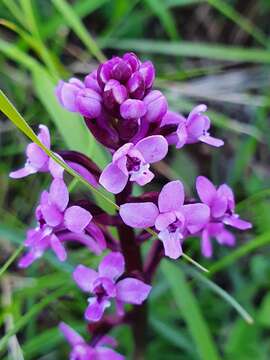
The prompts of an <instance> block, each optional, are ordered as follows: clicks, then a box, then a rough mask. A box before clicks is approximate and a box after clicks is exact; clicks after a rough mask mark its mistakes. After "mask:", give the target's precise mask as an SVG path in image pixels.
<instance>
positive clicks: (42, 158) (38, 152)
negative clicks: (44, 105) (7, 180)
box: [9, 125, 64, 179]
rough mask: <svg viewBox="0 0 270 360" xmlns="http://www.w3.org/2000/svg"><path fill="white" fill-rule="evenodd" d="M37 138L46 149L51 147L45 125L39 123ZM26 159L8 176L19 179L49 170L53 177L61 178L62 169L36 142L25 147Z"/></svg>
mask: <svg viewBox="0 0 270 360" xmlns="http://www.w3.org/2000/svg"><path fill="white" fill-rule="evenodd" d="M38 138H39V140H40V141H41V142H42V144H43V145H44V146H46V147H47V148H48V149H50V147H51V138H50V133H49V130H48V128H47V126H45V125H39V134H38ZM26 156H27V160H26V163H25V165H24V167H23V168H22V169H19V170H16V171H12V172H11V173H10V174H9V176H10V177H11V178H13V179H20V178H23V177H26V176H28V175H31V174H35V173H37V172H50V173H51V175H52V176H53V177H55V178H58V177H59V178H62V177H63V172H64V169H63V168H62V167H61V166H60V165H58V164H57V163H56V162H55V161H54V160H53V159H52V158H50V157H49V156H48V155H47V154H46V153H45V152H44V151H43V150H42V149H41V148H40V147H39V146H38V145H37V144H36V143H30V144H29V145H27V148H26Z"/></svg>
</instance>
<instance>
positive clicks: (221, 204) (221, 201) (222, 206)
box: [211, 196, 228, 218]
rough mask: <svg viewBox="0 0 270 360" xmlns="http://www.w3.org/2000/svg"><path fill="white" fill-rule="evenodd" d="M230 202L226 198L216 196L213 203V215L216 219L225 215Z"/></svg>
mask: <svg viewBox="0 0 270 360" xmlns="http://www.w3.org/2000/svg"><path fill="white" fill-rule="evenodd" d="M227 206H228V201H227V199H226V198H225V196H216V197H215V198H214V200H213V201H212V203H211V215H212V216H213V217H214V218H219V217H221V216H223V215H224V214H225V211H226V210H227Z"/></svg>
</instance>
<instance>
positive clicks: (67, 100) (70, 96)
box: [57, 82, 80, 112]
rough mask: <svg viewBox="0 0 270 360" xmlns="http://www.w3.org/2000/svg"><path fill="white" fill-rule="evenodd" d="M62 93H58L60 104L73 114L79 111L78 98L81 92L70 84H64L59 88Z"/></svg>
mask: <svg viewBox="0 0 270 360" xmlns="http://www.w3.org/2000/svg"><path fill="white" fill-rule="evenodd" d="M59 90H60V91H57V93H58V94H59V100H60V103H61V104H62V105H63V106H64V107H65V108H66V109H67V110H68V111H71V112H76V111H78V108H77V105H76V96H77V93H78V91H79V90H80V89H79V88H78V87H76V86H74V85H72V84H70V83H65V82H63V83H62V86H61V88H59Z"/></svg>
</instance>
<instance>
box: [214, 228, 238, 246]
mask: <svg viewBox="0 0 270 360" xmlns="http://www.w3.org/2000/svg"><path fill="white" fill-rule="evenodd" d="M216 238H217V241H218V243H219V244H220V245H226V246H234V245H235V236H234V235H233V234H232V233H231V232H230V231H228V230H226V229H223V230H222V231H221V232H220V233H219V234H218V235H217V236H216Z"/></svg>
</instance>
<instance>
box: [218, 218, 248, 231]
mask: <svg viewBox="0 0 270 360" xmlns="http://www.w3.org/2000/svg"><path fill="white" fill-rule="evenodd" d="M223 223H224V224H226V225H230V226H233V227H235V228H237V229H239V230H248V229H251V228H252V224H251V223H250V222H248V221H245V220H242V219H240V218H239V217H237V216H230V217H226V218H225V219H224V220H223Z"/></svg>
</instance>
